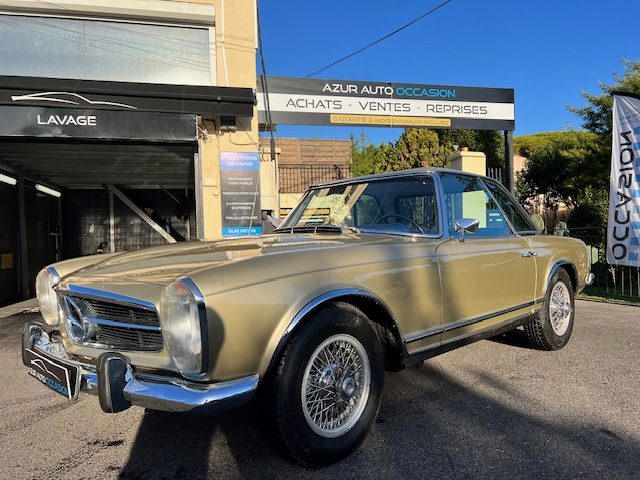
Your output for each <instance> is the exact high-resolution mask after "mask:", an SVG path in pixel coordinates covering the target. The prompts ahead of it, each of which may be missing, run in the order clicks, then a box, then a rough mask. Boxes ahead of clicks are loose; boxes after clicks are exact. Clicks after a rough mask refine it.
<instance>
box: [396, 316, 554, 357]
mask: <svg viewBox="0 0 640 480" xmlns="http://www.w3.org/2000/svg"><path fill="white" fill-rule="evenodd" d="M541 309H542V307H537V308H535V309H534V310H533V312H531V313H526V314H524V315H518V316H517V317H515V318H510V319H508V320H505V321H504V322H500V323H498V324H497V325H489V326H487V327H485V328H481V329H479V330H474V331H472V332H465V333H463V334H461V335H458V336H456V337H451V338H449V339H447V340H445V341H444V342H441V343H437V344H434V345H427V346H426V347H422V348H417V349H416V350H412V351H411V352H409V355H416V354H419V353H422V352H426V351H428V350H434V349H439V348H442V347H444V346H446V345H449V344H450V343H455V342H459V341H461V340H464V339H465V338H469V337H474V336H477V335H481V334H484V333H487V332H490V331H491V330H499V329H500V328H503V327H505V326H507V325H509V324H515V323H517V322H519V321H521V320H523V319H526V318H528V317H530V316H532V315H535V314H536V313H538V312H539V311H540V310H541Z"/></svg>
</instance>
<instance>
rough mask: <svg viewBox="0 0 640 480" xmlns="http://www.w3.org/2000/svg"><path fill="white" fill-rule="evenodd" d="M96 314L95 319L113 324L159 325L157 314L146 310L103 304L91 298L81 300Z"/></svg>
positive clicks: (108, 303)
mask: <svg viewBox="0 0 640 480" xmlns="http://www.w3.org/2000/svg"><path fill="white" fill-rule="evenodd" d="M82 300H84V301H85V302H87V303H88V304H89V306H90V307H91V308H92V309H93V311H94V312H95V313H96V316H97V317H100V318H104V319H106V320H113V321H115V322H126V323H134V324H139V325H159V324H160V323H159V322H158V314H157V313H156V312H155V311H152V310H147V309H146V308H141V307H134V306H129V305H119V304H117V303H110V302H105V301H103V300H96V299H93V298H83V299H82Z"/></svg>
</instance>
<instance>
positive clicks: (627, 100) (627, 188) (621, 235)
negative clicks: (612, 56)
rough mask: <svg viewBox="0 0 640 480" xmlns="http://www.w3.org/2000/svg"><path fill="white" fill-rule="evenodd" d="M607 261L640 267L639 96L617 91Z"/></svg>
mask: <svg viewBox="0 0 640 480" xmlns="http://www.w3.org/2000/svg"><path fill="white" fill-rule="evenodd" d="M607 262H608V263H610V264H612V265H630V266H640V97H638V96H635V95H632V94H627V93H614V97H613V132H612V146H611V182H610V187H609V226H608V234H607Z"/></svg>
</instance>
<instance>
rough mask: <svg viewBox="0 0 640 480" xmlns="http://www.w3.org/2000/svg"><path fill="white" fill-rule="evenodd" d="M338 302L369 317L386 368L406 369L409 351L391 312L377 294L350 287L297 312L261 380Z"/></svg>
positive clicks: (316, 299)
mask: <svg viewBox="0 0 640 480" xmlns="http://www.w3.org/2000/svg"><path fill="white" fill-rule="evenodd" d="M337 302H344V303H347V304H349V305H352V306H354V307H356V308H358V309H359V310H361V311H362V313H364V314H365V315H366V316H367V318H369V320H370V321H371V322H372V323H373V324H374V327H375V328H376V332H377V333H378V337H379V338H380V341H381V343H382V347H383V350H384V352H385V365H386V366H387V368H390V369H395V370H399V369H401V368H402V365H403V361H404V359H405V358H406V356H407V350H406V345H405V344H404V342H403V341H402V335H401V333H400V329H399V328H398V324H397V323H396V321H395V318H394V317H393V314H392V313H391V310H390V309H389V307H387V305H385V303H384V302H383V301H382V300H380V299H379V298H378V297H377V296H376V295H375V294H373V293H371V292H369V291H367V290H363V289H358V288H353V289H351V288H349V289H338V290H332V291H329V292H326V293H324V294H322V295H319V296H317V297H316V298H314V299H313V300H311V301H309V302H308V303H307V304H306V305H305V306H304V307H302V308H301V309H300V310H299V311H298V312H297V313H296V315H295V316H294V317H293V319H292V320H291V321H290V322H289V324H288V325H287V328H286V329H285V331H284V333H283V335H282V337H281V338H280V340H279V341H278V344H277V345H276V347H275V349H274V350H273V352H272V353H271V356H270V359H269V361H268V364H267V366H266V369H265V370H264V372H263V373H262V374H261V375H260V377H261V379H264V378H267V377H269V376H270V375H271V374H272V373H273V371H274V369H275V368H276V367H277V364H278V358H279V357H280V354H281V353H282V351H283V349H284V347H285V345H286V344H287V342H288V341H289V339H290V338H291V337H292V335H294V334H295V332H297V331H299V330H300V329H301V328H303V327H304V325H305V324H306V323H307V322H308V321H309V319H310V318H312V317H313V315H314V314H315V313H316V312H318V311H319V310H321V309H323V308H325V307H327V306H329V305H331V304H334V303H337Z"/></svg>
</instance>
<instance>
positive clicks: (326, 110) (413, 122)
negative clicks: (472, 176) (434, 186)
mask: <svg viewBox="0 0 640 480" xmlns="http://www.w3.org/2000/svg"><path fill="white" fill-rule="evenodd" d="M266 80H267V82H266V85H267V90H268V92H269V98H268V100H269V109H270V113H271V119H270V120H271V123H272V124H308V125H369V126H384V127H430V128H469V129H484V130H514V128H515V111H514V91H513V90H512V89H504V88H479V87H452V86H441V85H416V84H404V83H380V82H360V81H350V80H319V79H305V78H288V77H267V78H266ZM263 85H264V82H263V79H262V78H260V77H259V78H258V112H259V121H260V123H263V124H267V123H269V119H268V118H267V114H266V99H265V94H264V90H263Z"/></svg>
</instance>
